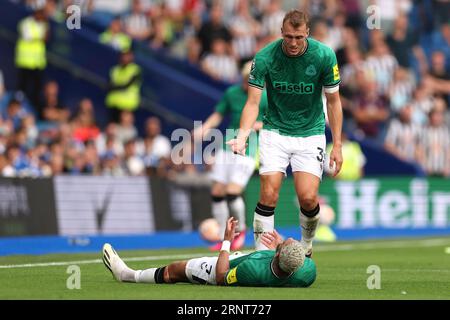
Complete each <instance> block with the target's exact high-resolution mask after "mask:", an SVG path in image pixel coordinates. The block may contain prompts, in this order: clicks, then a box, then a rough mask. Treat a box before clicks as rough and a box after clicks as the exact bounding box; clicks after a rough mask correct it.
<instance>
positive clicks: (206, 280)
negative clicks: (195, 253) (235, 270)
mask: <svg viewBox="0 0 450 320" xmlns="http://www.w3.org/2000/svg"><path fill="white" fill-rule="evenodd" d="M243 255H245V254H243V253H241V252H239V251H236V252H233V253H231V254H230V258H229V259H230V260H233V259H236V258H238V257H241V256H243ZM217 259H218V257H202V258H196V259H191V260H189V261H188V262H187V264H186V270H185V272H186V277H187V278H188V279H189V281H190V282H192V283H196V284H214V285H215V284H217V282H216V265H217Z"/></svg>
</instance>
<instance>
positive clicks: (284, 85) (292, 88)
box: [273, 81, 314, 94]
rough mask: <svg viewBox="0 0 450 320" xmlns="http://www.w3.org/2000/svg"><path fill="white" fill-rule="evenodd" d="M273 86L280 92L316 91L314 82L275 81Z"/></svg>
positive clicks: (303, 92)
mask: <svg viewBox="0 0 450 320" xmlns="http://www.w3.org/2000/svg"><path fill="white" fill-rule="evenodd" d="M273 87H274V88H275V90H277V91H278V92H280V93H292V94H312V93H313V92H314V84H313V83H304V82H300V83H289V82H286V81H275V82H274V83H273Z"/></svg>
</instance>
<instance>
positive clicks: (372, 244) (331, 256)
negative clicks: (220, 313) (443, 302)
mask: <svg viewBox="0 0 450 320" xmlns="http://www.w3.org/2000/svg"><path fill="white" fill-rule="evenodd" d="M113 245H114V244H113ZM449 247H450V238H427V239H401V240H393V241H386V240H384V241H358V242H337V243H333V244H320V243H318V244H315V246H314V248H315V251H314V256H313V258H314V260H315V262H316V264H317V270H318V273H317V279H316V282H315V283H314V284H313V285H312V286H311V287H309V288H244V287H216V286H208V285H193V284H184V283H180V284H175V285H168V284H162V285H150V284H129V283H118V282H116V281H114V280H113V278H112V276H111V274H110V273H109V271H108V270H107V269H106V268H105V267H104V266H103V263H102V262H101V256H100V251H99V252H98V253H89V254H58V255H56V254H55V255H33V256H32V255H27V256H7V257H0V299H2V300H5V299H88V300H90V299H151V300H160V299H164V300H184V299H189V300H197V299H199V300H210V299H213V300H216V299H217V300H219V299H233V300H250V299H251V300H254V299H268V300H291V299H296V300H297V299H298V300H302V299H308V300H310V299H450V248H449ZM118 253H119V255H121V257H122V258H124V260H126V262H127V263H128V265H129V266H130V267H132V268H135V269H144V268H148V267H156V266H162V265H165V264H167V263H169V262H170V261H173V260H181V259H187V258H189V257H198V256H202V255H212V254H211V253H210V252H208V251H207V249H206V248H198V249H189V250H186V249H184V250H179V249H178V250H173V249H170V250H151V251H119V252H118ZM70 265H77V266H79V268H80V271H81V274H80V286H81V288H80V289H68V287H67V282H68V278H69V277H70V276H71V274H69V273H67V271H68V267H69V266H70ZM369 266H378V267H379V268H380V269H379V270H380V285H381V288H380V289H368V287H367V283H368V279H369V277H371V276H373V273H372V272H370V273H368V268H369ZM369 271H370V268H369ZM69 282H70V281H69ZM369 282H371V281H370V280H369Z"/></svg>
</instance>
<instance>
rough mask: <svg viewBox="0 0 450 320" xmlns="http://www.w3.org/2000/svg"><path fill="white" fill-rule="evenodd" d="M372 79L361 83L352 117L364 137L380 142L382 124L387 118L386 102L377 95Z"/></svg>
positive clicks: (382, 97) (375, 85)
mask: <svg viewBox="0 0 450 320" xmlns="http://www.w3.org/2000/svg"><path fill="white" fill-rule="evenodd" d="M376 87H377V84H376V82H375V81H373V80H372V79H365V80H364V82H362V83H361V93H360V94H359V95H358V96H357V97H356V98H355V107H354V110H353V116H354V118H355V121H356V123H357V126H358V128H359V130H360V133H362V134H363V136H364V137H366V138H370V139H372V140H374V142H380V141H379V140H380V139H382V138H383V137H382V136H381V134H382V131H383V127H384V123H385V121H386V120H387V119H388V117H389V109H388V101H387V99H386V98H385V97H384V96H382V95H379V94H378V93H377V90H376Z"/></svg>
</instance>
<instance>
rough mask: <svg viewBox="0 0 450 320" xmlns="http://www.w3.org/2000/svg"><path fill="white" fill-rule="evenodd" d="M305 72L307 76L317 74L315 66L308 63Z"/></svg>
mask: <svg viewBox="0 0 450 320" xmlns="http://www.w3.org/2000/svg"><path fill="white" fill-rule="evenodd" d="M305 74H306V75H307V76H315V75H316V74H317V71H316V67H314V66H313V65H312V64H310V65H309V66H308V68H306V71H305Z"/></svg>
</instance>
